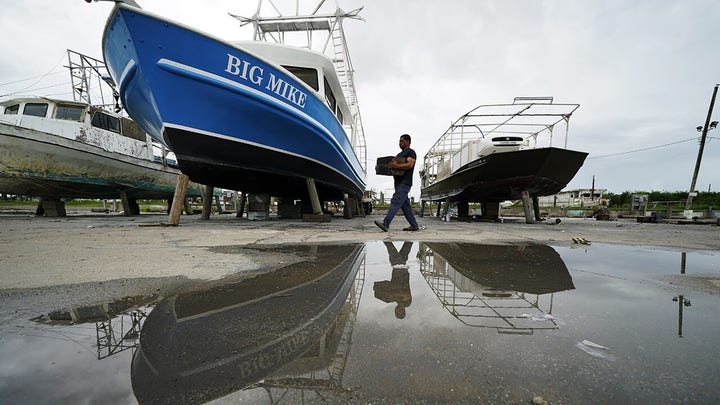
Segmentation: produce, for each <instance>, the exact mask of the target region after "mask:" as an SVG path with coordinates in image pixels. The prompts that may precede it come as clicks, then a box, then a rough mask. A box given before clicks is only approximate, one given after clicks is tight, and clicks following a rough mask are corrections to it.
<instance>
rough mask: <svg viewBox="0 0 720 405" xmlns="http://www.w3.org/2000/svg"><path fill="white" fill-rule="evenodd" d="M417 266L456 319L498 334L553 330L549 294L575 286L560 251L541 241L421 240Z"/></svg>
mask: <svg viewBox="0 0 720 405" xmlns="http://www.w3.org/2000/svg"><path fill="white" fill-rule="evenodd" d="M418 259H419V260H420V271H421V272H422V275H423V277H424V278H425V280H426V281H427V283H428V285H429V286H430V288H431V289H432V290H433V292H434V293H435V295H436V296H437V297H438V299H439V300H440V301H441V302H442V305H443V307H444V308H445V309H446V310H447V311H448V312H449V313H450V314H451V315H452V316H454V317H455V318H457V319H458V320H459V321H460V322H462V323H464V324H466V325H468V326H474V327H483V328H495V329H496V330H497V332H498V333H508V334H532V333H533V331H534V330H536V329H556V328H557V327H558V325H557V323H556V320H555V319H554V318H553V316H552V304H553V293H555V292H558V291H564V290H571V289H574V288H575V286H574V285H573V282H572V277H571V276H570V273H569V272H568V269H567V267H566V266H565V263H564V262H563V260H562V259H561V258H560V255H559V254H558V253H557V252H555V250H553V248H551V247H549V246H546V245H511V246H496V245H478V244H472V243H436V242H425V243H421V244H420V249H419V251H418Z"/></svg>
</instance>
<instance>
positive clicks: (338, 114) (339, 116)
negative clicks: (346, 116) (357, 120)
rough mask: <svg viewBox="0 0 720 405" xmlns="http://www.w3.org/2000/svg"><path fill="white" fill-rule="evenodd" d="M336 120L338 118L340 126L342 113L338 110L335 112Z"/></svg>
mask: <svg viewBox="0 0 720 405" xmlns="http://www.w3.org/2000/svg"><path fill="white" fill-rule="evenodd" d="M337 118H338V121H339V122H340V123H341V124H342V123H343V115H342V111H340V109H339V108H338V110H337Z"/></svg>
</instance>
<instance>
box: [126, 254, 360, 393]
mask: <svg viewBox="0 0 720 405" xmlns="http://www.w3.org/2000/svg"><path fill="white" fill-rule="evenodd" d="M289 251H292V252H293V253H296V254H301V255H303V256H306V257H307V260H305V261H303V262H300V263H295V264H291V265H288V266H285V267H283V268H281V269H279V270H276V271H273V272H270V273H264V274H259V275H257V276H255V277H253V278H250V279H246V280H243V281H240V282H237V283H233V284H223V285H219V286H215V287H212V288H208V289H206V290H203V291H196V292H191V293H183V294H180V295H177V296H176V297H173V298H171V299H168V300H165V301H162V302H160V303H159V304H158V305H157V306H156V307H155V309H154V310H153V311H152V312H151V313H150V314H149V315H148V317H147V319H146V321H145V323H144V325H143V329H142V332H141V335H140V348H139V349H138V350H137V352H136V353H135V356H134V358H133V364H132V386H133V391H134V393H135V396H136V398H137V400H138V402H140V403H173V404H174V403H204V402H207V401H209V400H212V399H215V398H219V397H222V396H225V395H227V394H230V393H232V392H235V391H238V390H241V389H243V388H262V389H264V390H265V391H266V392H267V395H268V396H270V397H271V398H272V397H273V392H274V390H290V389H296V388H300V389H310V390H316V391H317V390H337V391H342V389H341V383H342V373H343V371H344V361H345V359H346V358H347V351H348V350H349V347H350V336H351V334H352V326H353V325H354V319H355V316H356V314H357V305H358V303H359V300H360V294H361V293H362V284H363V280H364V265H365V261H364V256H365V254H364V245H362V244H354V245H346V246H339V245H297V246H290V247H289V246H287V245H284V246H283V247H282V252H284V253H287V252H289ZM267 254H272V252H271V251H270V252H267ZM303 374H306V375H305V376H303ZM286 376H292V377H286ZM280 395H281V396H282V394H280Z"/></svg>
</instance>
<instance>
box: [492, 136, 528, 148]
mask: <svg viewBox="0 0 720 405" xmlns="http://www.w3.org/2000/svg"><path fill="white" fill-rule="evenodd" d="M522 141H523V138H522V137H519V136H496V137H494V138H492V143H493V145H495V146H518V145H520V144H521V143H522Z"/></svg>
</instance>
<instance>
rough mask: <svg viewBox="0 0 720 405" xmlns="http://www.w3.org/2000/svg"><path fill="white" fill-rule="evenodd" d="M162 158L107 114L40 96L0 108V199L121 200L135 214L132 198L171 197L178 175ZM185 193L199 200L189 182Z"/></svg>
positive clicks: (142, 136)
mask: <svg viewBox="0 0 720 405" xmlns="http://www.w3.org/2000/svg"><path fill="white" fill-rule="evenodd" d="M163 160H164V159H161V158H160V157H159V156H155V154H154V153H153V143H152V140H151V138H150V137H149V136H148V135H147V134H146V133H145V132H144V131H143V130H142V129H140V127H138V126H137V125H136V124H135V123H134V122H133V121H132V120H130V119H129V118H126V117H123V116H120V115H118V114H116V113H114V112H111V111H107V110H104V109H101V108H98V107H94V106H92V105H90V104H88V103H85V102H78V101H66V100H58V99H53V98H46V97H19V98H13V99H10V100H6V101H3V102H1V103H0V193H5V194H15V195H26V196H34V197H41V198H42V199H44V200H45V201H60V199H62V198H98V199H121V200H123V202H124V203H126V204H128V205H129V206H128V207H125V209H126V212H127V210H128V209H129V210H130V212H131V213H133V214H139V208H138V205H137V203H136V200H138V199H172V197H173V195H174V191H175V186H176V184H177V177H178V175H179V174H180V171H179V170H178V169H177V168H176V167H173V166H171V165H170V164H168V162H167V160H164V161H163ZM187 195H188V196H201V195H202V187H201V186H200V185H199V184H195V183H192V184H191V185H190V186H189V187H188V194H187ZM60 204H62V203H61V202H60ZM62 211H63V212H64V208H63V209H62ZM60 215H63V214H60Z"/></svg>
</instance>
